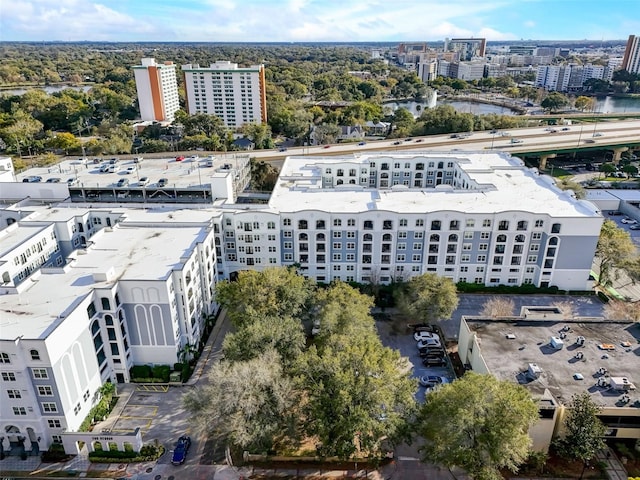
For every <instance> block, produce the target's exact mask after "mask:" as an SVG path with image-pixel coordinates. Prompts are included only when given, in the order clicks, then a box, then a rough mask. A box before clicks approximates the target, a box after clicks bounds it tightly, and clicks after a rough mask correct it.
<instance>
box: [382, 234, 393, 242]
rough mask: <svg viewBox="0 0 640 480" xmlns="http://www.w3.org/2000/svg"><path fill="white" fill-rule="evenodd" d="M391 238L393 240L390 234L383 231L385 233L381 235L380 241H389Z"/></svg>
mask: <svg viewBox="0 0 640 480" xmlns="http://www.w3.org/2000/svg"><path fill="white" fill-rule="evenodd" d="M392 240H393V238H392V237H391V234H390V233H385V234H384V235H383V236H382V241H383V242H390V241H392Z"/></svg>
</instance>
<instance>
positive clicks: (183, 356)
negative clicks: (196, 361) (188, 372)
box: [178, 343, 198, 363]
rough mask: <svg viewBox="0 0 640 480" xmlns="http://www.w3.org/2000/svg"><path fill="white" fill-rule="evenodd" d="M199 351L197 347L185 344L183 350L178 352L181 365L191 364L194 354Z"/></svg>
mask: <svg viewBox="0 0 640 480" xmlns="http://www.w3.org/2000/svg"><path fill="white" fill-rule="evenodd" d="M197 351H198V350H197V348H196V346H195V345H191V344H190V343H186V344H184V346H183V347H182V348H180V350H179V351H178V358H179V359H180V362H181V363H189V362H190V361H191V359H192V358H193V354H194V353H196V352H197Z"/></svg>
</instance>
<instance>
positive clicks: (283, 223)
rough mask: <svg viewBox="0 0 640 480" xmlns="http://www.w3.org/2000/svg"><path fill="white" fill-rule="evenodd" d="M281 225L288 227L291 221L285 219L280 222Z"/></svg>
mask: <svg viewBox="0 0 640 480" xmlns="http://www.w3.org/2000/svg"><path fill="white" fill-rule="evenodd" d="M282 225H284V226H285V227H290V226H291V219H290V218H285V219H284V220H282Z"/></svg>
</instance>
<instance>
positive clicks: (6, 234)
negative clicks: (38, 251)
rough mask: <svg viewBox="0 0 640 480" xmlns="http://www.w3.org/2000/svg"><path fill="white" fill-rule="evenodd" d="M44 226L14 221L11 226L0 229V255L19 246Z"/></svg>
mask: <svg viewBox="0 0 640 480" xmlns="http://www.w3.org/2000/svg"><path fill="white" fill-rule="evenodd" d="M45 228H47V227H46V226H41V225H29V224H17V223H15V224H13V226H9V227H7V228H4V229H2V230H0V257H3V256H5V255H6V254H7V252H10V251H11V250H14V249H16V248H19V247H20V245H22V244H23V243H24V242H26V241H27V240H29V239H30V238H31V237H33V236H34V235H37V234H38V233H40V232H41V231H42V230H44V229H45ZM12 260H13V259H12Z"/></svg>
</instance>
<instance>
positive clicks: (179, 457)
mask: <svg viewBox="0 0 640 480" xmlns="http://www.w3.org/2000/svg"><path fill="white" fill-rule="evenodd" d="M190 446H191V438H189V437H187V436H186V435H183V436H181V437H180V438H179V439H178V443H177V444H176V448H174V449H173V456H172V457H171V463H172V464H173V465H182V464H183V463H184V461H185V459H186V458H187V452H188V451H189V447H190Z"/></svg>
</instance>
